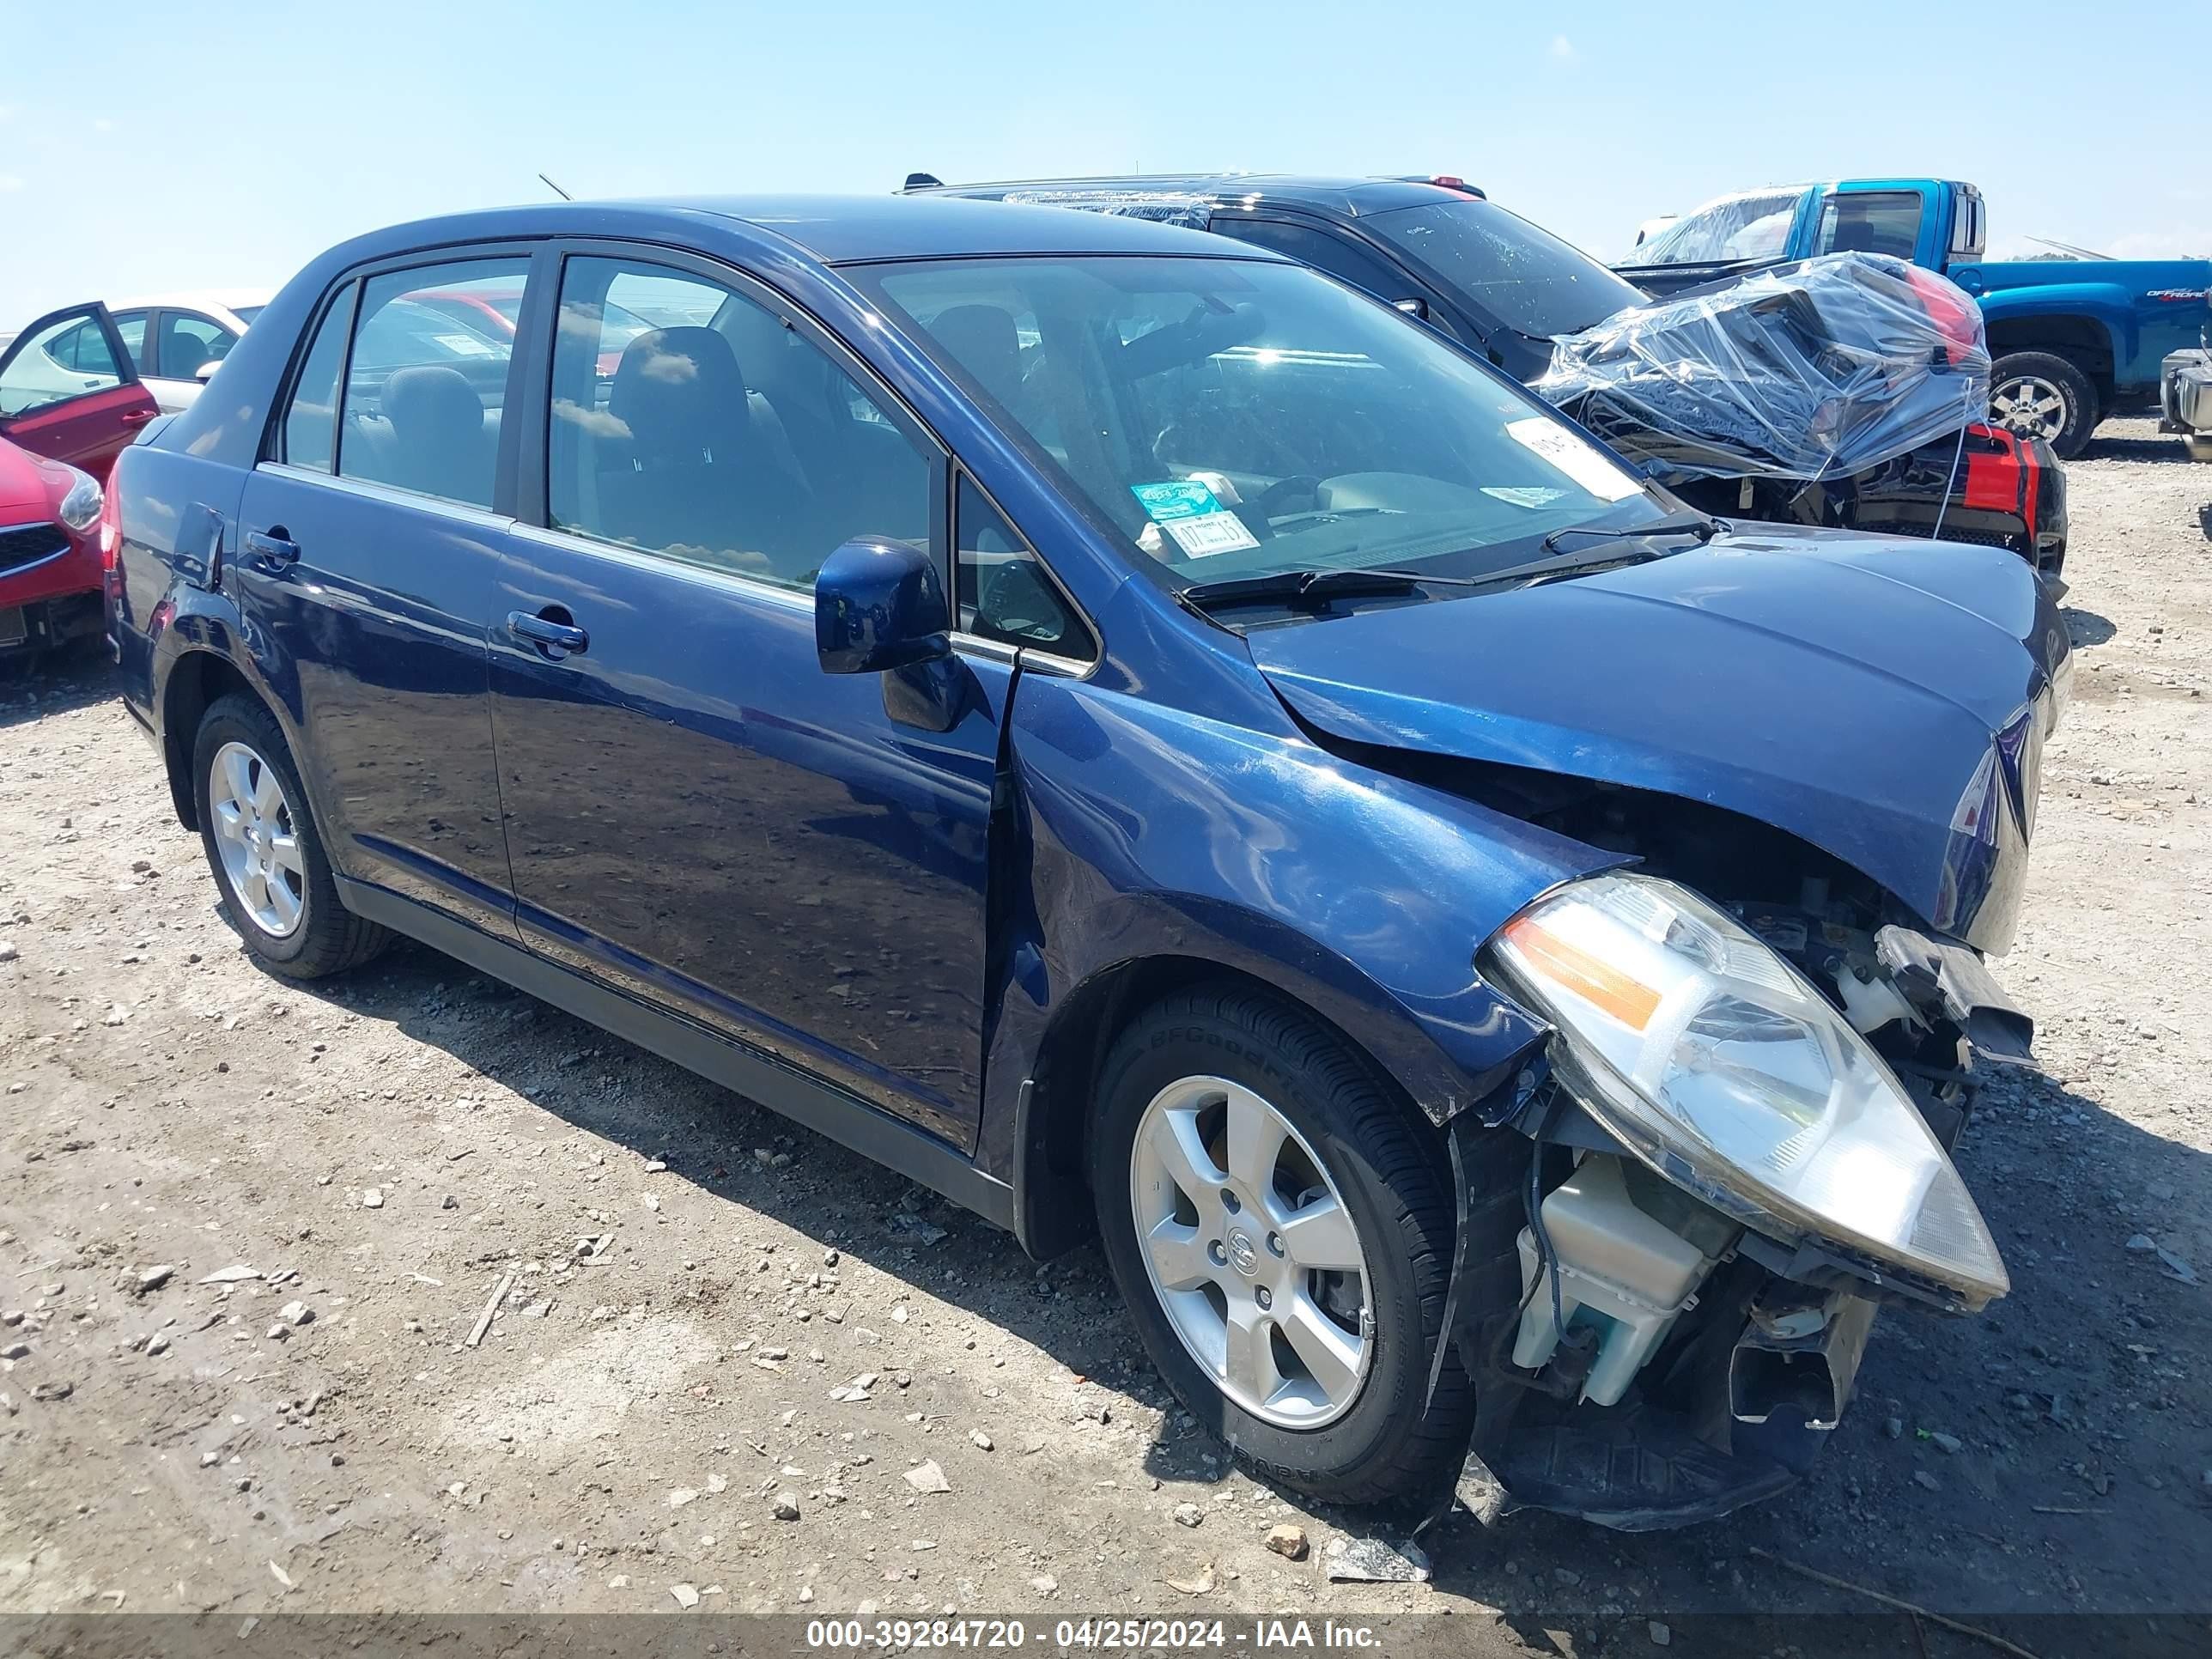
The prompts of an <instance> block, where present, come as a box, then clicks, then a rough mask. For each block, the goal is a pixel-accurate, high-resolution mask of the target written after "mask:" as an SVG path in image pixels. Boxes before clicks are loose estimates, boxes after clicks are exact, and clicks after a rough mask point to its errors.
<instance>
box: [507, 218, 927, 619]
mask: <svg viewBox="0 0 2212 1659" xmlns="http://www.w3.org/2000/svg"><path fill="white" fill-rule="evenodd" d="M552 398H553V406H552V411H551V419H550V422H549V424H548V432H547V445H546V497H547V499H546V507H547V512H548V515H549V518H550V522H551V523H552V524H553V526H555V527H556V528H557V529H562V530H568V531H572V532H575V533H576V534H579V535H584V536H590V537H592V538H596V539H598V540H600V541H606V542H616V543H620V544H624V545H627V546H631V547H637V548H642V549H644V550H647V551H648V552H653V553H658V554H661V555H664V556H667V557H669V558H671V559H678V560H681V561H683V562H685V563H687V564H696V565H699V566H702V567H703V568H708V569H711V570H720V571H726V572H728V573H731V574H738V575H745V576H751V577H755V578H757V579H758V580H763V581H771V582H775V583H777V584H779V585H781V586H787V587H811V586H813V583H814V576H815V573H816V572H817V570H819V569H820V568H821V566H822V562H823V560H824V559H826V558H828V557H829V555H830V554H831V553H832V552H833V551H835V550H836V548H837V547H838V546H839V545H841V544H842V543H844V542H847V541H848V540H851V539H852V538H854V537H856V536H888V537H891V538H896V539H899V540H904V541H910V542H913V543H914V544H915V545H917V546H921V547H927V546H929V545H930V544H931V541H932V537H931V533H930V526H931V523H932V507H931V503H932V500H933V477H934V474H935V471H936V468H935V464H934V462H933V460H932V459H930V458H929V457H927V455H925V454H924V453H923V452H922V450H921V448H920V447H918V446H917V445H916V443H915V441H914V440H913V439H912V438H910V437H909V436H908V435H907V433H906V432H905V431H904V429H902V427H901V426H900V425H899V424H898V423H897V422H896V421H895V420H894V419H893V418H892V417H891V416H890V415H889V414H887V413H886V412H885V411H884V409H883V408H882V407H880V406H879V405H878V403H877V402H876V400H875V398H873V397H872V395H871V394H870V393H869V392H866V390H864V389H863V388H862V387H861V386H860V385H859V384H858V383H857V382H856V381H855V380H854V379H853V378H852V377H851V376H850V375H848V374H846V372H845V371H844V370H843V369H842V368H840V367H839V366H838V364H837V363H836V362H834V361H832V359H831V358H830V357H829V355H828V354H827V353H826V352H824V351H823V349H821V348H820V347H818V346H817V345H815V344H814V343H812V342H811V341H809V340H807V339H806V338H805V337H803V336H801V335H800V334H799V333H798V332H797V331H795V330H793V328H791V327H789V326H787V325H786V324H785V323H784V321H783V320H782V319H781V318H779V317H777V316H776V315H775V314H774V313H772V312H769V310H767V309H766V308H764V307H762V306H760V305H758V304H757V303H756V302H754V301H752V300H750V299H748V298H746V297H745V296H744V295H740V294H738V293H737V292H736V291H735V290H733V289H731V288H728V287H726V286H725V285H724V284H722V283H714V282H710V281H708V280H707V279H705V278H703V277H700V276H691V275H690V274H688V273H685V272H683V271H678V270H670V269H667V268H665V267H661V266H656V265H652V264H638V263H634V262H631V261H628V260H622V259H608V258H572V259H570V260H568V262H567V264H566V265H565V267H564V268H563V270H562V277H561V308H560V316H559V323H558V331H557V333H556V338H555V343H554V349H553V386H552ZM940 545H941V544H940Z"/></svg>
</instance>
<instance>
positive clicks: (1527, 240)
mask: <svg viewBox="0 0 2212 1659" xmlns="http://www.w3.org/2000/svg"><path fill="white" fill-rule="evenodd" d="M1360 224H1361V225H1362V226H1363V227H1364V228H1365V229H1366V230H1367V231H1368V232H1369V233H1370V234H1373V235H1376V236H1380V237H1382V238H1383V240H1385V241H1388V242H1389V243H1390V244H1391V245H1392V246H1395V247H1396V248H1397V249H1398V250H1399V251H1400V252H1403V253H1404V254H1405V255H1406V256H1407V258H1411V259H1413V260H1414V261H1415V262H1416V263H1418V264H1420V265H1423V266H1425V268H1426V270H1427V273H1428V274H1429V276H1431V277H1432V278H1433V279H1435V280H1436V281H1437V282H1438V283H1441V284H1442V285H1443V287H1445V288H1446V289H1458V290H1459V291H1460V292H1461V293H1462V294H1463V295H1465V296H1466V297H1467V298H1468V301H1471V302H1472V303H1473V304H1474V307H1476V308H1477V309H1478V310H1481V311H1486V312H1487V313H1490V314H1491V315H1492V316H1493V317H1495V318H1497V319H1498V320H1499V321H1500V322H1503V323H1504V325H1506V326H1507V327H1508V328H1512V329H1517V330H1519V331H1521V332H1522V333H1523V334H1527V335H1530V336H1533V337H1535V338H1537V339H1540V340H1544V339H1549V338H1550V337H1552V336H1553V335H1555V334H1574V333H1578V332H1580V331H1582V330H1583V329H1586V328H1588V327H1589V326H1590V325H1592V324H1594V323H1601V322H1603V321H1604V320H1605V319H1607V318H1608V317H1610V316H1612V315H1613V313H1614V312H1616V311H1624V310H1626V309H1627V308H1628V307H1630V306H1640V305H1642V304H1644V294H1643V291H1642V290H1641V289H1636V288H1632V287H1631V286H1630V285H1629V284H1628V283H1625V282H1623V281H1621V279H1620V277H1618V276H1614V275H1613V273H1612V272H1611V271H1610V270H1607V269H1606V268H1605V267H1604V266H1603V265H1601V264H1599V263H1598V262H1597V261H1596V260H1595V259H1593V258H1590V257H1589V254H1587V253H1584V252H1583V251H1582V250H1581V249H1580V248H1578V247H1576V246H1572V245H1571V244H1570V243H1566V242H1563V241H1561V240H1559V238H1558V237H1556V236H1554V235H1553V234H1551V233H1550V232H1549V231H1547V230H1539V229H1538V228H1536V227H1535V226H1534V225H1532V224H1530V223H1529V222H1528V221H1527V220H1526V219H1523V218H1522V217H1521V216H1519V215H1518V214H1515V213H1508V212H1507V211H1506V210H1504V208H1502V207H1499V206H1498V205H1497V204H1494V203H1491V202H1477V201H1471V200H1470V201H1459V202H1436V203H1431V204H1429V205H1428V206H1426V207H1409V208H1393V209H1391V210H1388V211H1387V212H1383V213H1374V214H1369V215H1366V216H1363V217H1362V218H1361V220H1360Z"/></svg>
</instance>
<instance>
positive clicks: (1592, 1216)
mask: <svg viewBox="0 0 2212 1659" xmlns="http://www.w3.org/2000/svg"><path fill="white" fill-rule="evenodd" d="M1543 1215H1544V1231H1545V1232H1546V1233H1547V1235H1548V1236H1549V1237H1550V1238H1551V1241H1552V1248H1553V1251H1554V1252H1556V1253H1557V1255H1558V1256H1559V1301H1560V1304H1561V1305H1560V1311H1561V1313H1562V1315H1563V1316H1565V1320H1566V1322H1567V1325H1568V1328H1570V1329H1572V1328H1577V1327H1582V1326H1587V1327H1589V1328H1592V1329H1593V1330H1595V1333H1596V1335H1597V1342H1598V1357H1597V1363H1596V1364H1595V1365H1593V1366H1592V1367H1591V1368H1590V1373H1589V1378H1588V1379H1587V1380H1586V1381H1585V1382H1584V1383H1583V1395H1582V1397H1583V1399H1585V1400H1590V1401H1595V1402H1596V1403H1597V1404H1599V1405H1601V1406H1611V1405H1614V1404H1617V1403H1618V1402H1619V1401H1620V1396H1621V1395H1622V1394H1623V1393H1624V1392H1625V1391H1626V1389H1627V1387H1628V1384H1629V1382H1630V1380H1631V1379H1632V1378H1633V1377H1634V1376H1635V1375H1636V1373H1637V1372H1638V1370H1642V1369H1643V1366H1644V1361H1645V1360H1647V1359H1649V1358H1650V1357H1651V1353H1652V1351H1653V1350H1654V1349H1656V1347H1657V1346H1659V1344H1660V1342H1661V1341H1662V1340H1664V1338H1665V1337H1666V1334H1667V1333H1668V1330H1670V1329H1671V1328H1673V1326H1674V1321H1675V1319H1676V1318H1677V1317H1678V1316H1680V1315H1681V1314H1682V1313H1683V1312H1684V1311H1685V1310H1687V1309H1688V1308H1689V1307H1690V1306H1691V1304H1692V1302H1694V1300H1695V1299H1696V1293H1697V1289H1698V1286H1699V1285H1701V1284H1703V1283H1704V1282H1705V1275H1706V1274H1707V1273H1711V1271H1712V1268H1713V1258H1711V1257H1710V1256H1708V1255H1705V1253H1704V1252H1703V1251H1702V1250H1700V1249H1699V1248H1698V1247H1697V1246H1696V1245H1695V1244H1692V1243H1690V1241H1689V1240H1688V1239H1686V1238H1685V1237H1682V1236H1681V1235H1680V1233H1678V1232H1676V1231H1674V1229H1672V1228H1671V1227H1669V1226H1668V1225H1666V1224H1665V1223H1664V1222H1662V1221H1660V1220H1658V1219H1657V1218H1655V1217H1653V1216H1650V1215H1647V1214H1645V1213H1644V1212H1643V1211H1642V1210H1640V1209H1638V1207H1637V1206H1636V1205H1635V1204H1634V1203H1633V1202H1632V1200H1630V1198H1629V1196H1628V1188H1627V1186H1626V1183H1625V1182H1623V1180H1622V1176H1621V1164H1620V1159H1619V1158H1614V1157H1613V1156H1611V1155H1609V1154H1606V1153H1593V1154H1592V1155H1590V1156H1589V1157H1588V1158H1584V1159H1583V1161H1582V1164H1580V1166H1579V1167H1577V1169H1576V1170H1575V1172H1574V1174H1573V1175H1572V1176H1570V1177H1569V1178H1568V1179H1567V1180H1566V1181H1565V1182H1563V1183H1561V1184H1560V1185H1559V1187H1558V1188H1555V1189H1554V1190H1553V1192H1552V1193H1551V1194H1550V1195H1549V1196H1547V1198H1546V1199H1545V1200H1544V1206H1543ZM1542 1263H1543V1258H1542V1255H1541V1253H1540V1252H1539V1251H1538V1249H1537V1248H1536V1241H1535V1237H1534V1235H1533V1234H1531V1233H1530V1232H1529V1231H1528V1229H1527V1228H1525V1227H1524V1228H1522V1230H1521V1288H1522V1292H1523V1293H1524V1294H1526V1293H1527V1291H1528V1288H1529V1286H1530V1285H1531V1284H1532V1283H1535V1282H1536V1281H1537V1280H1539V1279H1541V1277H1542V1274H1543V1265H1542ZM1558 1345H1559V1328H1557V1327H1556V1326H1554V1325H1553V1322H1552V1291H1551V1287H1550V1286H1549V1285H1542V1284H1537V1285H1536V1291H1535V1294H1534V1296H1533V1297H1529V1301H1528V1308H1527V1310H1525V1311H1524V1312H1523V1313H1522V1316H1521V1328H1520V1332H1519V1334H1518V1335H1517V1337H1516V1340H1515V1341H1514V1344H1513V1363H1514V1364H1516V1365H1521V1366H1525V1367H1527V1368H1528V1369H1529V1370H1535V1369H1536V1368H1537V1367H1539V1366H1541V1365H1542V1364H1544V1363H1545V1362H1546V1361H1547V1360H1548V1359H1550V1358H1551V1357H1552V1350H1553V1348H1554V1347H1556V1346H1558Z"/></svg>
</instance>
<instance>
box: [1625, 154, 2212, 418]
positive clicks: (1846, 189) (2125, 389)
mask: <svg viewBox="0 0 2212 1659" xmlns="http://www.w3.org/2000/svg"><path fill="white" fill-rule="evenodd" d="M1987 239H1988V217H1987V212H1986V210H1985V209H1984V206H1983V204H1982V193H1981V191H1978V190H1977V189H1975V188H1974V186H1973V185H1962V184H1958V183H1954V182H1953V181H1952V180H1949V179H1845V180H1844V181H1842V182H1840V183H1832V184H1825V185H1781V186H1777V187H1774V188H1771V189H1763V190H1751V191H1738V192H1737V193H1735V194H1734V195H1731V196H1723V197H1721V198H1720V199H1719V200H1717V201H1713V202H1708V203H1706V204H1705V205H1704V206H1703V207H1700V208H1699V209H1698V210H1696V211H1695V212H1694V213H1689V214H1686V215H1684V216H1682V217H1681V218H1680V219H1677V220H1676V221H1674V223H1672V224H1671V225H1668V227H1667V228H1665V229H1663V230H1661V231H1659V232H1658V233H1657V234H1655V235H1653V236H1651V237H1650V238H1649V239H1648V240H1645V241H1644V242H1643V243H1641V244H1640V245H1639V246H1638V247H1637V249H1636V251H1635V252H1634V253H1633V254H1632V255H1631V256H1630V258H1629V259H1628V260H1627V262H1626V263H1625V264H1621V265H1620V266H1619V267H1618V269H1619V270H1620V274H1621V275H1622V276H1626V278H1627V279H1628V280H1629V281H1630V282H1632V283H1635V284H1636V285H1637V286H1638V288H1641V289H1644V290H1645V291H1646V292H1648V293H1650V294H1654V295H1668V294H1674V293H1679V292H1680V291H1681V290H1682V289H1687V288H1693V287H1696V286H1698V285H1699V284H1700V283H1712V282H1723V281H1727V280H1729V278H1732V277H1735V276H1742V275H1744V274H1745V273H1746V272H1748V271H1752V270H1759V269H1762V268H1764V267H1765V266H1768V265H1774V264H1785V263H1787V262H1788V261H1790V260H1793V259H1806V258H1812V257H1813V256H1814V255H1815V254H1820V253H1842V252H1864V253H1888V254H1893V255H1895V256H1896V257H1897V258H1901V259H1910V260H1911V261H1912V262H1913V263H1914V264H1918V265H1924V266H1926V267H1927V268H1928V269H1929V270H1940V271H1942V273H1943V274H1944V275H1945V276H1948V277H1949V278H1950V279H1951V280H1952V281H1953V282H1954V283H1958V285H1959V286H1960V288H1962V289H1966V292H1967V293H1969V294H1971V295H1974V296H1975V298H1976V299H1978V300H1979V301H1981V307H1982V316H1983V320H1984V323H1985V325H1987V329H1988V333H1989V345H1990V357H1991V359H1992V360H1993V363H1992V373H1991V375H1990V419H1991V420H1992V421H1993V422H1995V423H1996V424H1997V425H2000V426H2006V427H2009V428H2012V429H2013V430H2014V431H2015V432H2018V433H2020V434H2021V435H2022V436H2035V437H2040V438H2044V439H2046V440H2048V441H2050V444H2051V447H2052V448H2053V449H2055V450H2057V452H2058V453H2059V454H2060V455H2061V456H2062V457H2064V458H2066V459H2071V458H2072V457H2074V456H2075V455H2076V454H2078V453H2081V447H2082V446H2083V445H2084V444H2086V443H2087V442H2088V441H2089V435H2090V434H2091V433H2092V432H2093V431H2094V430H2095V429H2096V427H2097V423H2098V422H2100V421H2101V420H2103V419H2104V418H2105V417H2106V416H2107V415H2113V414H2118V413H2120V412H2122V411H2123V410H2127V409H2130V408H2132V407H2137V406H2141V407H2143V408H2145V409H2148V408H2149V407H2150V406H2152V405H2154V404H2156V402H2157V399H2158V392H2159V365H2160V362H2161V360H2163V359H2164V358H2165V356H2166V354H2167V353H2169V352H2172V351H2174V350H2177V349H2182V348H2184V347H2189V346H2194V345H2197V343H2199V337H2200V334H2201V332H2202V331H2203V328H2204V327H2205V325H2206V321H2207V305H2208V292H2209V291H2212V262H2208V261H2206V260H2204V259H2100V258H2066V259H2010V260H1988V259H1984V258H1983V257H1982V252H1983V249H1984V246H1986V244H1987Z"/></svg>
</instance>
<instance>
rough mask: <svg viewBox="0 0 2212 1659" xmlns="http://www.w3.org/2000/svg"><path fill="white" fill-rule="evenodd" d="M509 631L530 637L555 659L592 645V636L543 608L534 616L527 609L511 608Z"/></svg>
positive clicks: (508, 617) (523, 636)
mask: <svg viewBox="0 0 2212 1659" xmlns="http://www.w3.org/2000/svg"><path fill="white" fill-rule="evenodd" d="M559 609H560V608H559V607H558V606H557V605H548V606H547V607H546V610H548V611H557V610H559ZM560 614H561V616H562V617H565V616H567V615H568V612H567V611H561V613H560ZM507 632H508V633H510V634H512V635H514V637H515V638H517V639H518V640H527V641H529V642H530V643H531V644H532V645H534V646H536V647H538V649H539V650H540V651H542V652H543V653H544V654H545V655H547V656H548V657H550V658H552V659H554V660H555V661H556V662H557V661H559V660H560V659H562V657H572V656H576V655H578V654H580V653H582V652H585V651H586V650H588V649H590V648H591V643H592V636H591V635H589V634H586V632H585V631H584V630H583V629H580V628H579V627H577V626H576V625H575V623H570V622H562V621H561V620H560V619H559V618H558V617H550V616H547V615H546V614H544V612H543V611H541V612H540V613H539V614H538V615H537V616H534V617H533V616H532V615H531V614H530V613H529V612H528V611H508V612H507Z"/></svg>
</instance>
